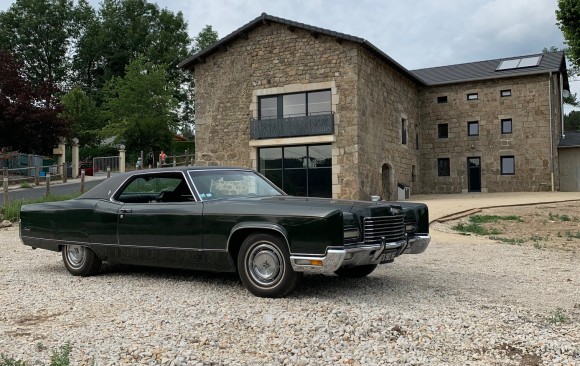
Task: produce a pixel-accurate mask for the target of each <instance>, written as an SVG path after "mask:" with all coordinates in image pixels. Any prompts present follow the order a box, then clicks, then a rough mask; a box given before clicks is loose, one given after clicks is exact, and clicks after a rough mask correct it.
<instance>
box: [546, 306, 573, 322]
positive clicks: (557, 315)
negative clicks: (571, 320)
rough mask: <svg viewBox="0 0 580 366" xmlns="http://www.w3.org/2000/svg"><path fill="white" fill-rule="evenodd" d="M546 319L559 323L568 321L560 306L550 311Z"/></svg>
mask: <svg viewBox="0 0 580 366" xmlns="http://www.w3.org/2000/svg"><path fill="white" fill-rule="evenodd" d="M548 321H549V322H550V324H561V323H566V322H567V321H568V317H567V316H566V314H565V313H564V310H563V309H562V308H557V309H556V310H554V311H553V312H552V314H550V318H549V319H548Z"/></svg>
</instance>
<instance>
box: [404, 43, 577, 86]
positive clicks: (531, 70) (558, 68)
mask: <svg viewBox="0 0 580 366" xmlns="http://www.w3.org/2000/svg"><path fill="white" fill-rule="evenodd" d="M537 56H541V60H540V63H539V65H538V66H535V67H524V68H513V69H506V70H498V71H496V69H497V67H498V66H499V65H500V63H501V62H502V61H509V60H516V59H521V58H528V57H537ZM550 71H551V72H554V73H558V72H562V73H563V75H564V89H566V90H568V88H569V85H568V74H567V73H566V63H565V57H564V52H562V51H558V52H548V53H539V54H534V55H528V56H519V57H509V58H500V59H495V60H487V61H479V62H469V63H465V64H458V65H449V66H439V67H430V68H425V69H419V70H412V71H411V72H412V73H413V74H414V75H415V76H417V77H418V78H420V79H421V80H423V82H424V83H425V84H427V85H444V84H454V83H463V82H468V81H476V80H487V79H498V78H506V77H514V76H525V75H536V74H547V73H549V72H550Z"/></svg>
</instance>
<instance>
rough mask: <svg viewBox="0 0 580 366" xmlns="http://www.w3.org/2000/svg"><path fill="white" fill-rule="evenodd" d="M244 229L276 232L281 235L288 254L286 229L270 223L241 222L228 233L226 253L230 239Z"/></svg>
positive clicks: (288, 242) (228, 249) (288, 243)
mask: <svg viewBox="0 0 580 366" xmlns="http://www.w3.org/2000/svg"><path fill="white" fill-rule="evenodd" d="M244 229H260V230H269V231H276V232H278V233H279V234H281V235H282V237H284V241H285V242H286V245H287V246H288V251H289V252H290V241H289V240H288V232H287V231H286V229H285V228H284V227H283V226H281V225H279V224H274V223H270V222H242V223H239V224H236V225H235V226H234V227H233V228H232V230H231V231H230V235H229V236H228V242H227V245H226V251H228V252H229V251H230V243H231V239H232V237H233V236H234V234H235V233H236V232H237V231H239V230H244Z"/></svg>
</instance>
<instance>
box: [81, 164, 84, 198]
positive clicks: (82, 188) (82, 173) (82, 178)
mask: <svg viewBox="0 0 580 366" xmlns="http://www.w3.org/2000/svg"><path fill="white" fill-rule="evenodd" d="M83 193H85V170H84V169H81V194H83Z"/></svg>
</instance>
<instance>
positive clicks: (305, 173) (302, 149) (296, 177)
mask: <svg viewBox="0 0 580 366" xmlns="http://www.w3.org/2000/svg"><path fill="white" fill-rule="evenodd" d="M258 155H259V167H258V170H259V172H260V173H262V174H263V175H264V176H265V177H266V178H268V179H269V180H270V181H272V183H274V184H276V185H277V186H278V187H280V188H282V190H283V191H284V192H286V193H288V194H289V195H293V196H307V197H328V198H330V197H332V147H331V145H330V144H325V145H300V146H276V147H265V148H261V149H259V151H258Z"/></svg>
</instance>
